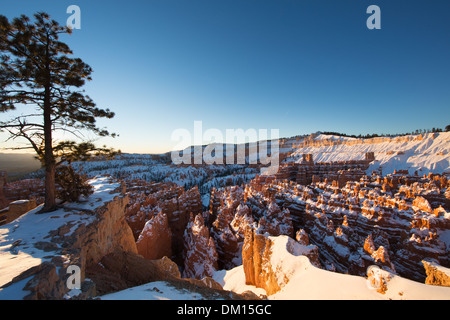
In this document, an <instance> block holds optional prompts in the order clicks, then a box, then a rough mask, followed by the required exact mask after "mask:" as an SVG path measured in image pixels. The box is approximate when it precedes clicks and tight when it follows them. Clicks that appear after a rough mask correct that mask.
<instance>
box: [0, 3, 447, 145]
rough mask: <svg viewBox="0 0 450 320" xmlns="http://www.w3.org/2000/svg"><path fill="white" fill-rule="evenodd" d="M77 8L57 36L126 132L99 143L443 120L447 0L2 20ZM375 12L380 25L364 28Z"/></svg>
mask: <svg viewBox="0 0 450 320" xmlns="http://www.w3.org/2000/svg"><path fill="white" fill-rule="evenodd" d="M72 4H75V5H78V6H79V7H80V9H81V29H80V30H74V32H73V34H72V35H71V36H63V37H62V38H61V40H62V41H64V42H66V43H67V44H68V45H69V46H70V48H71V49H72V50H73V52H74V57H79V58H81V59H82V60H83V61H84V62H86V63H88V64H89V65H90V66H91V67H92V68H93V70H94V72H93V74H92V77H93V81H91V82H89V83H88V84H87V85H86V86H85V87H84V89H85V90H86V93H87V94H88V95H89V96H91V97H92V98H93V100H94V101H95V102H96V103H97V105H98V106H99V107H101V108H110V109H111V110H112V111H114V112H115V113H116V117H115V118H114V119H112V120H100V121H99V125H100V126H102V127H103V126H106V127H107V128H108V129H109V130H110V131H112V132H116V133H118V134H119V135H120V136H119V137H118V138H115V139H112V138H102V139H100V140H98V141H97V144H98V145H104V144H105V145H107V146H110V147H113V148H116V149H121V150H122V151H123V152H124V153H165V152H168V151H170V150H171V149H172V148H173V146H175V145H176V144H177V142H176V141H171V135H172V133H173V132H174V131H175V130H177V129H180V128H181V129H186V130H188V131H191V132H193V129H194V122H195V121H202V122H203V126H204V129H205V130H207V129H210V128H214V129H217V130H219V131H221V132H223V133H224V132H225V131H226V129H239V128H242V129H244V130H247V129H252V128H254V129H256V130H259V129H267V130H270V129H279V130H280V137H291V136H296V135H303V134H309V133H313V132H317V131H335V132H341V133H345V134H350V135H353V134H354V135H358V134H362V135H365V134H372V133H377V134H382V133H384V134H395V133H406V132H412V131H414V130H416V129H432V128H442V129H443V128H444V127H445V126H447V125H448V124H449V123H448V119H450V108H449V107H450V90H449V89H448V86H449V84H450V61H449V59H448V57H449V56H450V55H449V54H450V20H449V19H448V12H450V2H448V1H433V2H432V3H430V2H429V1H404V0H401V1H400V0H396V1H385V0H384V1H378V0H377V1H358V2H355V1H350V0H342V1H322V0H319V1H314V2H312V1H288V0H286V1H255V0H246V1H227V2H224V1H204V0H195V1H188V2H186V1H162V0H161V1H146V2H142V1H129V2H127V4H126V5H124V4H122V3H115V2H101V1H96V2H95V3H92V1H91V2H89V1H65V0H64V1H51V0H46V1H39V2H36V1H30V0H27V1H17V2H14V3H5V4H3V5H2V10H1V12H0V14H3V15H5V16H7V17H8V18H9V19H12V18H14V17H17V16H19V15H21V14H26V15H28V16H32V15H33V14H34V13H36V12H38V11H44V12H47V13H49V14H50V16H51V17H52V18H53V19H55V20H57V21H58V22H59V23H60V24H62V25H64V24H65V23H66V20H67V18H68V17H69V16H70V14H67V13H66V9H67V7H68V6H69V5H72ZM373 4H375V5H378V6H379V7H380V8H381V30H369V29H368V28H367V27H366V21H367V19H368V18H369V16H370V15H369V14H367V13H366V9H367V7H368V6H370V5H373ZM18 112H19V114H20V110H19V111H18ZM12 114H13V113H11V112H6V113H1V114H0V119H2V120H4V119H8V118H9V117H11V115H12ZM93 137H94V136H92V135H87V136H86V139H91V138H93ZM6 138H7V136H6V135H5V134H0V140H1V141H2V142H1V144H0V145H1V147H6V146H10V145H11V143H4V140H5V139H6ZM60 138H61V139H62V138H64V139H70V138H71V137H70V136H65V137H60ZM22 143H24V141H21V140H16V144H22ZM2 152H3V153H8V152H9V151H8V150H5V151H2Z"/></svg>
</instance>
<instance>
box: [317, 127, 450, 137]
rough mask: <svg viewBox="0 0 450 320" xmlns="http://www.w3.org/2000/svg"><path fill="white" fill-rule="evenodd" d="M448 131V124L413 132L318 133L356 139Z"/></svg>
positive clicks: (449, 129) (449, 128)
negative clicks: (442, 127) (443, 126)
mask: <svg viewBox="0 0 450 320" xmlns="http://www.w3.org/2000/svg"><path fill="white" fill-rule="evenodd" d="M448 131H450V125H448V126H446V127H445V128H444V129H441V128H432V129H417V130H415V131H413V132H406V133H395V134H392V133H388V134H384V133H381V134H377V133H372V134H366V135H362V134H359V135H354V134H346V133H341V132H334V131H319V133H321V134H326V135H334V136H341V137H350V138H358V139H370V138H377V137H400V136H408V135H413V134H421V133H433V132H448Z"/></svg>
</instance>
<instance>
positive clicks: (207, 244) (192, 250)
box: [183, 214, 218, 280]
mask: <svg viewBox="0 0 450 320" xmlns="http://www.w3.org/2000/svg"><path fill="white" fill-rule="evenodd" d="M184 245H185V258H184V271H183V277H185V278H194V279H199V280H201V279H203V278H205V277H212V276H213V274H214V272H215V271H217V269H218V265H217V260H218V255H217V251H216V246H215V243H214V240H213V238H211V237H210V236H209V231H208V228H207V227H206V226H205V222H204V219H203V217H202V215H201V214H198V215H196V216H195V218H194V217H193V215H191V217H190V221H189V223H188V225H187V228H186V231H185V233H184Z"/></svg>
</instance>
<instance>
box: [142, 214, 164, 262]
mask: <svg viewBox="0 0 450 320" xmlns="http://www.w3.org/2000/svg"><path fill="white" fill-rule="evenodd" d="M136 247H137V250H138V253H139V254H140V255H142V256H143V257H144V258H145V259H148V260H157V259H161V258H163V257H169V258H170V257H171V256H172V232H171V231H170V228H169V222H168V220H167V215H165V214H164V213H163V212H162V211H160V212H159V213H158V214H157V215H156V216H155V217H153V218H152V219H151V220H149V221H147V223H146V224H145V227H144V229H143V230H142V232H141V234H140V236H139V238H138V240H137V242H136Z"/></svg>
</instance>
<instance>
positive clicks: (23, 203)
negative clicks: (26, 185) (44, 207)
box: [0, 199, 37, 225]
mask: <svg viewBox="0 0 450 320" xmlns="http://www.w3.org/2000/svg"><path fill="white" fill-rule="evenodd" d="M36 206H37V205H36V201H35V200H34V199H30V200H18V201H13V202H11V203H10V204H9V205H8V207H7V208H6V209H5V210H2V215H4V219H3V221H2V222H0V225H3V224H7V223H10V222H12V221H14V220H16V219H17V218H19V217H20V216H22V215H24V214H25V213H27V212H28V211H30V210H32V209H34V208H36Z"/></svg>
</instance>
